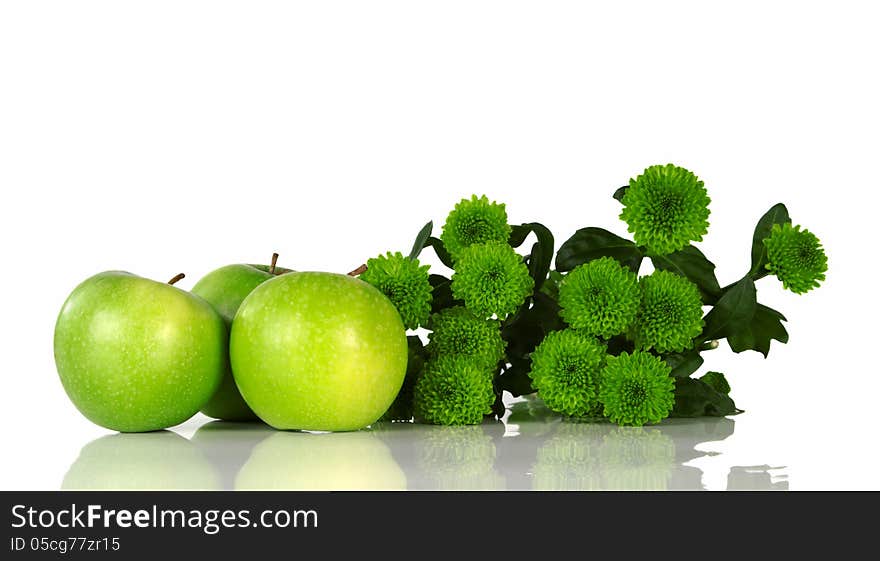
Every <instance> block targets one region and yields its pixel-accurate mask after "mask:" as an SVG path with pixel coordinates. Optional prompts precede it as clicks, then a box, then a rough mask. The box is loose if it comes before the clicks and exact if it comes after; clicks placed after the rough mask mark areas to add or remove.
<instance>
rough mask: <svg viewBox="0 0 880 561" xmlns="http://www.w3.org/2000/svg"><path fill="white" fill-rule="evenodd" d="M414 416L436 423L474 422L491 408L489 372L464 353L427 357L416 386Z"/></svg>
mask: <svg viewBox="0 0 880 561" xmlns="http://www.w3.org/2000/svg"><path fill="white" fill-rule="evenodd" d="M414 397H415V400H414V401H415V414H416V417H418V418H420V419H423V420H424V421H427V422H429V423H432V424H435V425H476V424H478V423H480V422H481V421H482V420H483V416H484V415H488V414H490V413H491V412H492V404H493V403H495V392H494V390H493V388H492V372H491V371H490V370H487V369H486V368H485V366H484V365H482V364H480V363H479V362H474V361H473V360H470V359H468V358H467V357H463V356H455V355H452V356H439V357H437V358H436V359H434V360H430V361H428V363H427V364H426V365H425V371H424V373H423V374H422V376H421V377H420V378H419V380H418V382H416V387H415V396H414Z"/></svg>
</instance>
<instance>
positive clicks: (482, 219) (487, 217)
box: [440, 195, 510, 259]
mask: <svg viewBox="0 0 880 561" xmlns="http://www.w3.org/2000/svg"><path fill="white" fill-rule="evenodd" d="M509 237H510V226H509V225H508V224H507V211H506V210H505V209H504V204H503V203H496V202H489V199H488V198H486V196H485V195H483V196H482V197H480V198H477V196H476V195H473V196H472V197H471V198H470V199H462V200H461V201H460V202H459V203H458V204H457V205H455V209H453V210H452V212H450V213H449V216H447V217H446V224H444V225H443V233H442V234H440V239H441V240H442V241H443V245H444V246H446V250H447V251H448V252H449V254H450V255H451V256H452V258H453V259H458V256H459V254H460V253H461V252H462V250H464V249H466V248H468V247H470V246H472V245H474V244H481V243H487V242H498V243H507V239H508V238H509Z"/></svg>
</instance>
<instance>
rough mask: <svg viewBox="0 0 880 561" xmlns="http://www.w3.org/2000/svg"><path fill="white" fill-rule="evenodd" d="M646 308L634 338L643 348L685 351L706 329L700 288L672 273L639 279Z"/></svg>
mask: <svg viewBox="0 0 880 561" xmlns="http://www.w3.org/2000/svg"><path fill="white" fill-rule="evenodd" d="M639 288H640V290H641V293H642V305H641V308H640V309H639V313H638V317H637V318H636V321H635V323H634V324H633V329H632V338H633V340H634V341H635V343H636V346H637V347H639V348H641V349H646V350H647V349H651V348H653V349H654V350H656V351H657V352H659V353H666V352H670V351H675V352H677V351H683V350H685V349H688V348H690V347H691V346H692V344H693V340H694V337H696V336H697V335H699V334H700V332H701V331H702V330H703V302H702V300H701V299H700V290H699V289H698V288H697V285H695V284H694V283H692V282H691V281H689V280H688V279H686V278H684V277H680V276H678V275H676V274H675V273H670V272H669V271H654V272H653V273H651V274H650V275H648V276H646V277H642V278H641V279H639Z"/></svg>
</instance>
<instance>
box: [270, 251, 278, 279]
mask: <svg viewBox="0 0 880 561" xmlns="http://www.w3.org/2000/svg"><path fill="white" fill-rule="evenodd" d="M277 264H278V254H277V253H273V254H272V263H270V264H269V274H270V275H274V274H275V265H277Z"/></svg>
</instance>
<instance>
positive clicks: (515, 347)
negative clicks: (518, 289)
mask: <svg viewBox="0 0 880 561" xmlns="http://www.w3.org/2000/svg"><path fill="white" fill-rule="evenodd" d="M563 327H565V325H564V324H563V322H562V319H561V318H560V317H559V304H558V303H557V302H556V300H554V299H553V298H550V297H549V296H547V295H546V294H544V293H537V294H535V296H534V301H533V304H532V305H531V306H530V307H529V306H528V305H526V306H523V307H522V308H521V309H520V311H519V312H518V313H517V314H516V316H514V317H513V319H512V320H511V321H510V322H509V323H506V324H505V325H503V326H502V329H501V337H502V338H503V339H504V340H505V341H507V356H508V358H510V359H511V361H512V360H514V359H522V358H526V357H528V355H529V354H530V353H531V352H532V351H534V350H535V347H537V346H538V345H539V344H540V343H541V341H543V340H544V337H546V336H547V334H548V333H550V332H551V331H556V330H559V329H562V328H563Z"/></svg>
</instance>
